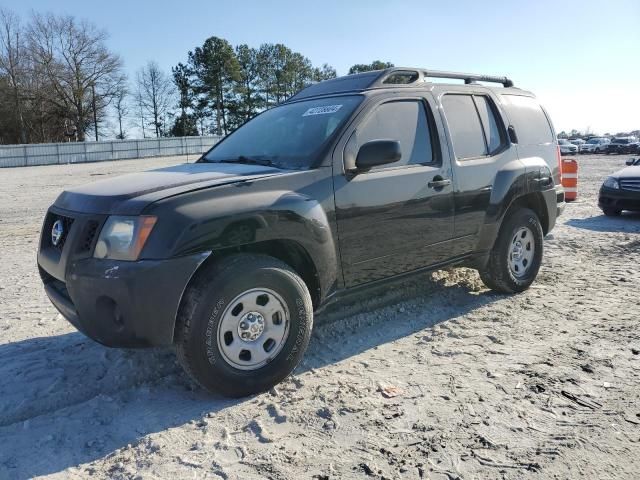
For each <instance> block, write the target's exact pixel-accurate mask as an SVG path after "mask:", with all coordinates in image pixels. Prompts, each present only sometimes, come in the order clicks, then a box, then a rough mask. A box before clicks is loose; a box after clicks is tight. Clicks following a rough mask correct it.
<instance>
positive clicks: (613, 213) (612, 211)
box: [602, 208, 622, 217]
mask: <svg viewBox="0 0 640 480" xmlns="http://www.w3.org/2000/svg"><path fill="white" fill-rule="evenodd" d="M602 213H604V214H605V215H606V216H607V217H619V216H620V215H621V214H622V210H618V209H617V208H603V209H602Z"/></svg>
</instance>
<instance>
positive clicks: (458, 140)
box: [442, 93, 506, 160]
mask: <svg viewBox="0 0 640 480" xmlns="http://www.w3.org/2000/svg"><path fill="white" fill-rule="evenodd" d="M442 107H443V108H444V114H445V116H446V118H447V125H448V126H449V134H450V135H451V142H452V143H453V150H454V152H455V155H456V158H457V159H458V160H463V159H467V158H478V157H485V156H490V155H494V154H495V153H496V152H497V151H498V150H500V149H501V148H502V147H503V146H504V144H505V142H506V136H505V134H504V127H503V125H502V122H501V121H499V120H498V117H497V112H496V111H495V107H494V106H493V103H492V102H491V100H489V98H488V97H486V96H484V95H466V94H457V93H456V94H446V95H444V96H443V97H442Z"/></svg>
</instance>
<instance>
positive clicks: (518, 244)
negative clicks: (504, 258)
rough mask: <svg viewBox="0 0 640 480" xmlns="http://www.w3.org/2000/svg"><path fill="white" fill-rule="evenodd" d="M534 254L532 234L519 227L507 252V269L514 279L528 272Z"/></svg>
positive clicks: (528, 230) (534, 244) (527, 229)
mask: <svg viewBox="0 0 640 480" xmlns="http://www.w3.org/2000/svg"><path fill="white" fill-rule="evenodd" d="M535 253H536V243H535V239H534V237H533V232H532V231H531V229H530V228H528V227H520V228H519V229H518V230H517V231H516V233H515V235H514V236H513V238H512V239H511V246H510V250H509V269H510V270H511V273H512V274H513V276H514V277H516V278H521V277H524V276H525V275H526V274H527V273H528V272H529V270H530V269H531V266H532V265H533V258H534V256H535Z"/></svg>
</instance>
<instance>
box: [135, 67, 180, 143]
mask: <svg viewBox="0 0 640 480" xmlns="http://www.w3.org/2000/svg"><path fill="white" fill-rule="evenodd" d="M137 87H138V102H139V104H140V108H141V117H142V121H143V124H144V118H145V114H146V115H147V116H148V117H150V118H151V122H150V125H151V126H152V127H153V128H154V129H155V132H156V137H160V136H161V135H163V134H164V132H165V122H164V119H165V118H166V114H167V113H168V112H169V109H170V108H171V105H172V104H173V102H174V85H173V81H172V79H171V77H169V76H168V75H167V74H165V73H164V72H163V71H162V70H161V69H160V67H159V66H158V64H157V63H156V62H154V61H150V62H148V63H147V65H146V66H145V67H143V68H142V69H141V70H140V71H139V72H138V77H137ZM143 128H144V126H143Z"/></svg>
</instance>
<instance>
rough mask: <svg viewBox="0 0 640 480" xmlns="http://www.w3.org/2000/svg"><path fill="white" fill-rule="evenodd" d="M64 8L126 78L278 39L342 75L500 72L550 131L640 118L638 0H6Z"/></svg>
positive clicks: (626, 126) (602, 129)
mask: <svg viewBox="0 0 640 480" xmlns="http://www.w3.org/2000/svg"><path fill="white" fill-rule="evenodd" d="M2 4H3V6H4V7H7V8H9V9H11V10H13V11H15V12H16V13H18V14H20V15H21V16H22V17H23V18H24V19H26V18H27V17H28V16H29V14H30V12H32V11H36V12H53V13H56V14H72V15H75V16H77V17H80V18H85V19H87V20H89V21H91V22H93V23H95V24H96V25H97V26H99V27H101V28H103V29H105V30H107V32H108V33H109V40H108V46H109V47H110V48H111V49H112V50H113V51H114V52H117V53H119V54H120V55H121V56H122V58H123V60H124V64H125V68H126V70H127V72H128V73H129V76H130V78H134V75H135V72H136V71H137V70H138V69H139V68H140V67H142V66H143V65H144V64H145V63H146V62H147V61H148V60H155V61H157V62H158V63H159V64H160V66H161V67H163V68H164V69H166V70H167V72H168V71H170V68H171V67H172V66H174V65H176V64H177V63H178V62H180V61H182V62H184V61H186V59H187V52H188V51H189V50H193V49H194V48H195V47H196V46H198V45H201V44H202V42H203V41H204V40H205V39H206V38H207V37H209V36H218V37H222V38H225V39H227V40H228V41H229V42H230V43H232V44H233V45H238V44H241V43H246V44H249V45H250V46H253V47H258V46H259V45H260V44H261V43H279V42H281V43H284V44H285V45H287V46H288V47H290V48H292V49H293V50H296V51H298V52H300V53H302V54H303V55H305V56H307V57H308V58H309V59H310V60H311V61H312V62H313V64H314V65H321V64H323V63H329V64H330V65H332V66H333V67H335V68H336V70H337V71H338V75H344V74H346V73H347V71H348V69H349V67H350V66H351V65H353V64H355V63H369V62H371V61H372V60H375V59H379V60H383V61H390V62H392V63H394V64H395V65H396V66H406V67H422V68H431V69H436V70H455V71H462V72H472V73H483V74H491V75H506V76H508V77H510V78H512V79H513V80H514V82H515V84H516V86H518V87H520V88H523V89H526V90H530V91H532V92H534V93H535V94H536V95H537V96H538V97H539V98H540V100H541V102H542V103H543V104H544V105H545V107H546V108H547V110H548V111H549V113H550V115H551V118H552V120H553V122H554V125H555V127H556V130H557V131H558V132H560V131H562V130H566V131H569V130H571V129H573V128H575V129H578V130H581V131H584V130H589V131H590V132H593V133H599V134H604V133H616V132H619V131H629V130H636V129H640V88H639V87H640V0H609V1H607V2H602V1H595V0H583V1H573V0H565V1H563V0H555V1H551V0H537V1H535V2H533V1H530V0H527V1H524V0H522V1H521V0H510V1H498V0H482V1H478V0H473V1H471V0H458V1H449V2H442V1H429V0H422V1H413V0H407V1H392V0H387V1H381V0H351V1H348V0H339V1H335V0H323V1H315V2H304V1H299V0H298V1H292V0H272V1H268V2H267V1H254V0H245V1H237V0H236V1H234V0H227V1H224V2H221V1H215V0H208V1H207V0H189V1H182V2H164V1H159V0H156V1H148V0H128V1H121V0H110V1H106V2H93V1H90V2H87V1H86V0H83V1H79V0H58V1H57V2H52V1H51V0H3V1H2Z"/></svg>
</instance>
